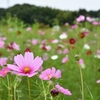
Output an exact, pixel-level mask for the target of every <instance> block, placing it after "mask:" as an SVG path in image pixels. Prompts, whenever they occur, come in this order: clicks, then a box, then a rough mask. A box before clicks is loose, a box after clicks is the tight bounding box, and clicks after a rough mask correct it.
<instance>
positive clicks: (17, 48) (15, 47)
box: [11, 42, 20, 50]
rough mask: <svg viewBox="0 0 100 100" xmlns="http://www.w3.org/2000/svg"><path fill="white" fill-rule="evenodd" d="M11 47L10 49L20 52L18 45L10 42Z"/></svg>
mask: <svg viewBox="0 0 100 100" xmlns="http://www.w3.org/2000/svg"><path fill="white" fill-rule="evenodd" d="M11 46H12V48H13V49H15V50H20V47H19V45H18V44H17V43H15V42H12V44H11Z"/></svg>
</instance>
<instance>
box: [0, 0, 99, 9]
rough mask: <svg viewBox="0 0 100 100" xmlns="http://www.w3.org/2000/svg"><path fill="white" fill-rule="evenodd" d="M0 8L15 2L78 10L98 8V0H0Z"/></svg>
mask: <svg viewBox="0 0 100 100" xmlns="http://www.w3.org/2000/svg"><path fill="white" fill-rule="evenodd" d="M0 1H1V2H0V8H7V7H11V6H13V5H15V4H23V3H28V4H31V5H37V6H43V7H45V6H48V7H52V8H58V9H61V10H72V11H75V10H79V9H83V8H84V9H86V10H87V11H90V10H99V9H100V0H0Z"/></svg>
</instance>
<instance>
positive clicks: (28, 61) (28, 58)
mask: <svg viewBox="0 0 100 100" xmlns="http://www.w3.org/2000/svg"><path fill="white" fill-rule="evenodd" d="M24 57H25V61H26V64H27V65H28V64H31V63H32V62H33V59H34V55H33V53H32V52H25V54H24Z"/></svg>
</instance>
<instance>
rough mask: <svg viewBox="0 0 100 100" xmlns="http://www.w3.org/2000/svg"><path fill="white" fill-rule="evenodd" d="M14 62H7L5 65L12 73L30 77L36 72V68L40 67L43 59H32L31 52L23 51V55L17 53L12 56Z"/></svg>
mask: <svg viewBox="0 0 100 100" xmlns="http://www.w3.org/2000/svg"><path fill="white" fill-rule="evenodd" d="M14 61H15V64H17V65H12V64H7V67H8V68H10V69H11V70H12V72H13V73H14V74H17V75H21V76H28V77H32V76H34V75H36V74H37V70H38V69H39V68H40V67H41V65H42V63H43V60H42V59H41V58H40V57H38V56H37V57H36V58H35V59H34V55H33V53H32V52H25V54H24V57H23V55H22V54H19V55H17V56H15V57H14Z"/></svg>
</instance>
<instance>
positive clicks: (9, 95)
mask: <svg viewBox="0 0 100 100" xmlns="http://www.w3.org/2000/svg"><path fill="white" fill-rule="evenodd" d="M7 82H8V86H7V88H8V100H11V94H10V83H9V76H8V75H7Z"/></svg>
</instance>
